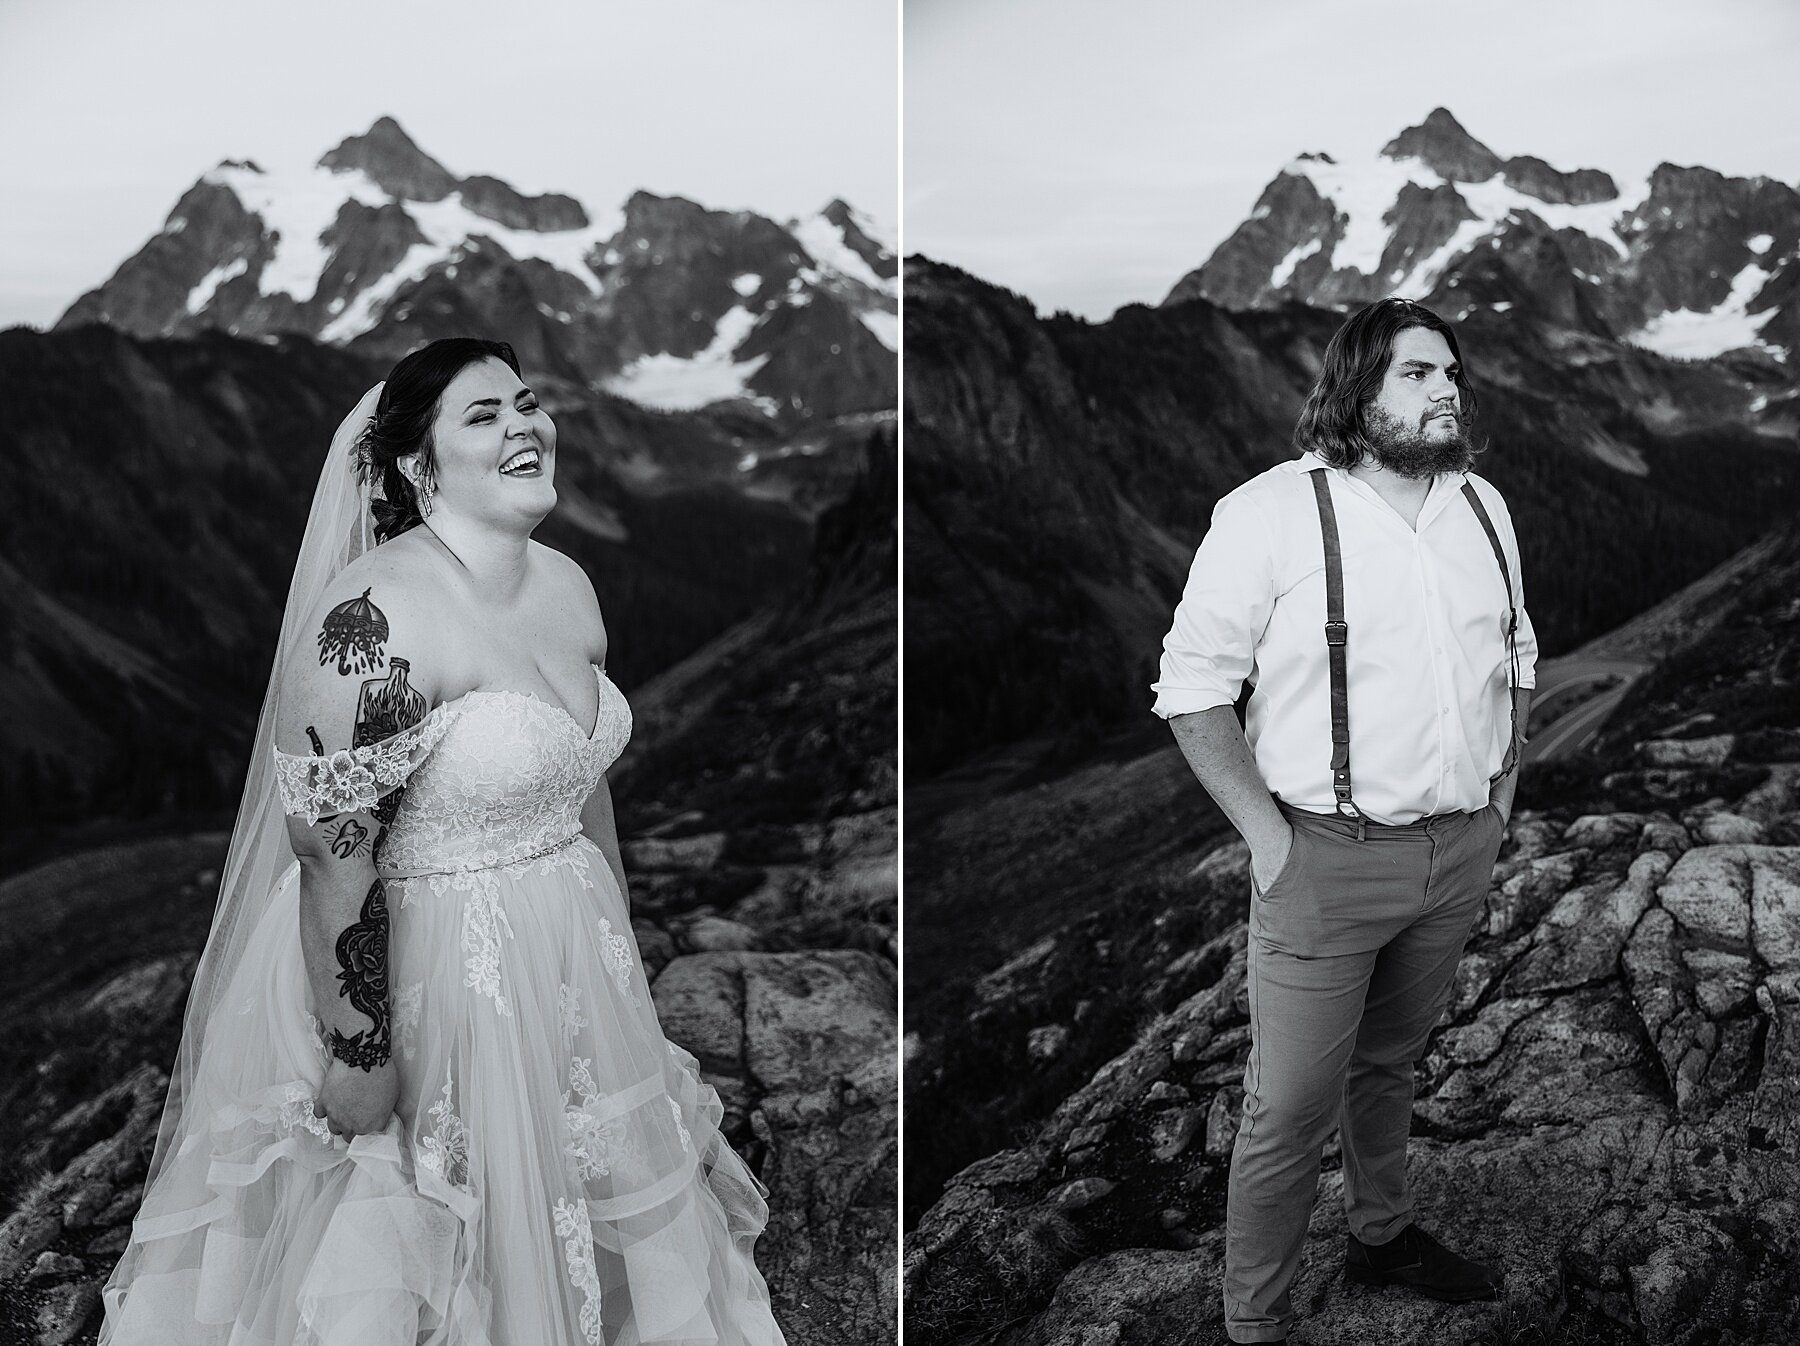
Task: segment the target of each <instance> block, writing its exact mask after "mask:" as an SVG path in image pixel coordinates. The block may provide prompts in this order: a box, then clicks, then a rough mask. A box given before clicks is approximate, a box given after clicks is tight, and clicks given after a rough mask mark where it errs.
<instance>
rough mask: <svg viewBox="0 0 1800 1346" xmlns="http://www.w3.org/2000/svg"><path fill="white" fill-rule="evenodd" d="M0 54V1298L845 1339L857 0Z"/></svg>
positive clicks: (171, 1337)
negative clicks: (3, 405)
mask: <svg viewBox="0 0 1800 1346" xmlns="http://www.w3.org/2000/svg"><path fill="white" fill-rule="evenodd" d="M0 50H3V51H4V52H5V55H6V66H7V77H6V79H5V81H4V85H3V86H0V146H3V147H4V154H3V157H4V159H5V162H6V165H7V172H6V178H5V182H4V184H3V185H0V329H3V330H0V381H3V382H4V386H5V388H6V394H7V401H8V404H9V406H10V408H11V414H10V415H9V417H8V418H7V423H6V426H5V428H4V429H0V462H3V464H4V472H5V484H4V487H3V488H0V520H3V522H0V800H3V801H4V810H3V816H0V959H3V960H4V962H5V965H6V976H5V979H4V991H3V993H0V1340H4V1341H8V1342H11V1341H17V1342H21V1343H56V1344H57V1346H62V1344H64V1343H94V1342H103V1343H107V1344H108V1346H151V1344H152V1343H155V1344H159V1346H160V1344H168V1346H176V1344H179V1346H200V1344H201V1343H218V1344H219V1346H224V1344H225V1343H231V1344H232V1346H250V1344H251V1343H267V1344H268V1346H277V1344H279V1346H289V1344H290V1343H292V1344H293V1346H299V1344H300V1343H309V1344H310V1346H328V1344H329V1346H381V1344H382V1343H392V1344H393V1346H402V1344H404V1346H428V1344H429V1346H565V1344H566V1346H582V1344H583V1343H586V1344H588V1346H600V1344H601V1343H606V1344H607V1346H649V1344H650V1343H670V1344H674V1343H681V1344H682V1346H698V1344H699V1343H713V1344H716V1346H778V1344H779V1343H784V1342H785V1343H788V1346H836V1343H842V1342H857V1343H875V1344H876V1346H881V1344H882V1343H892V1342H893V1341H895V1340H896V1337H897V1330H898V1329H897V1300H898V1291H897V1286H898V1279H897V1277H898V1197H897V1190H898V1189H897V1171H898V1162H899V1155H898V1144H899V1142H898V1108H899V1102H898V1093H899V1069H898V1062H899V1054H898V1041H897V1038H898V1028H897V1026H898V1008H899V1007H898V985H897V962H898V957H899V928H898V927H899V912H898V903H899V892H898V883H899V874H898V860H897V850H898V803H899V775H898V740H897V727H898V679H899V667H898V640H897V631H898V626H897V623H898V583H899V577H898V528H897V491H898V480H897V472H898V467H897V463H898V391H899V389H898V385H899V374H898V359H899V356H898V347H899V334H900V319H899V304H900V280H899V260H900V259H899V208H900V202H899V195H898V180H899V179H898V174H899V164H898V144H899V97H900V91H899V22H898V11H897V10H896V8H895V7H894V5H893V4H891V3H886V2H885V0H876V2H873V3H865V2H864V0H854V2H853V3H847V4H846V3H828V2H827V0H766V2H765V3H758V4H756V5H741V4H734V3H731V2H730V0H674V2H673V3H666V4H648V3H615V2H613V0H609V2H608V3H597V4H578V3H573V2H572V0H522V2H521V3H519V4H515V5H510V6H498V7H496V6H492V5H477V4H471V3H467V0H438V2H437V3H433V4H429V5H427V4H421V3H417V2H416V0H406V2H397V3H391V4H380V5H357V4H351V3H348V2H347V0H324V3H320V4H316V5H312V6H307V7H305V8H303V9H302V8H296V7H292V6H287V7H276V6H266V5H241V4H230V3H227V0H173V2H172V3H169V4H164V5H157V6H142V5H135V4H130V3H126V2H125V0H89V2H87V3H80V4H60V3H54V2H53V0H6V3H5V4H3V5H0Z"/></svg>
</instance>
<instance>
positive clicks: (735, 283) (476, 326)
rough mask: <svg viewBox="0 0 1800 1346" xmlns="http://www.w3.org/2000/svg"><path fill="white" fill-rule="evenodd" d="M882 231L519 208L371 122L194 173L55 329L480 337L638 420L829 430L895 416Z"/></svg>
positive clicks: (635, 202) (637, 199)
mask: <svg viewBox="0 0 1800 1346" xmlns="http://www.w3.org/2000/svg"><path fill="white" fill-rule="evenodd" d="M884 238H885V233H884V231H883V230H882V229H881V228H880V226H879V225H877V224H876V222H874V221H873V220H871V219H869V218H868V217H867V216H865V215H862V214H861V213H860V212H857V211H855V210H853V209H852V208H851V207H850V206H849V205H847V204H846V203H844V202H842V201H832V202H830V203H829V204H828V205H827V206H826V207H825V208H824V209H823V210H821V211H819V212H818V213H817V214H814V215H811V216H807V217H804V218H802V219H798V220H791V221H788V222H787V223H786V224H781V223H777V222H775V221H771V220H768V219H765V218H763V217H761V216H758V215H755V214H754V213H753V212H750V211H735V212H728V211H713V210H708V209H706V208H705V207H702V206H699V205H696V204H694V203H693V202H690V201H685V200H682V199H681V198H678V197H654V196H651V195H649V194H648V193H642V192H640V193H637V194H635V195H634V196H633V197H632V198H631V200H630V201H629V202H627V203H626V205H625V207H624V208H622V209H615V210H613V211H610V212H605V213H596V212H591V211H589V210H587V209H586V208H585V207H584V206H583V205H582V204H581V203H580V202H577V201H575V200H574V199H573V198H570V197H567V196H561V195H555V194H547V195H543V196H537V197H527V196H524V195H522V194H521V193H519V192H517V191H516V190H514V189H513V188H512V187H510V186H508V185H507V184H506V183H504V182H502V181H500V180H499V179H496V178H492V177H480V176H475V177H467V178H458V177H456V176H455V175H453V174H452V173H450V172H449V170H447V169H445V168H444V167H443V165H442V164H440V163H438V162H437V161H436V160H435V159H432V158H431V157H430V156H429V155H427V154H426V153H425V152H424V151H423V150H421V149H420V148H419V147H418V146H417V145H416V144H414V142H413V141H412V140H411V139H410V138H409V137H408V136H407V134H406V132H405V131H404V130H402V129H401V127H400V126H399V124H398V123H397V122H395V121H394V120H393V119H392V118H387V117H384V118H381V119H379V120H378V121H377V122H376V123H375V124H374V125H373V126H372V127H371V128H370V129H369V131H368V132H366V133H364V134H363V135H359V136H352V137H350V138H349V139H347V140H345V141H344V142H343V143H342V144H340V145H338V146H336V147H335V148H334V149H332V150H331V151H329V152H328V153H327V154H325V155H324V156H323V157H322V158H321V159H320V160H319V161H318V163H317V164H315V165H313V166H311V167H308V168H305V169H301V170H297V171H296V170H278V171H272V172H271V171H265V170H264V169H262V168H261V167H259V166H258V165H256V164H254V163H249V162H238V161H227V162H225V163H222V164H220V165H219V166H218V167H217V168H214V169H213V170H211V171H210V172H208V173H206V174H205V175H203V176H202V177H201V179H200V180H199V181H198V182H196V183H195V185H194V186H193V187H192V188H190V189H189V190H188V191H187V192H186V193H185V194H184V195H183V196H182V198H181V200H180V201H179V202H178V203H177V205H176V207H175V209H174V210H173V211H171V213H170V215H169V217H168V221H167V223H166V224H165V225H164V227H163V229H162V230H161V231H160V232H159V233H158V234H156V235H155V236H153V237H152V238H151V239H150V240H149V242H147V243H146V244H145V245H144V247H143V248H142V249H141V250H140V251H139V252H138V253H137V254H136V255H134V256H133V257H131V258H129V259H127V260H126V261H125V262H124V263H123V264H122V265H121V266H120V267H119V268H118V270H117V271H116V272H115V273H114V274H113V276H112V277H111V278H110V279H109V280H108V281H107V282H106V283H105V284H103V285H102V286H100V287H99V288H97V289H95V290H93V291H90V292H89V293H88V294H86V295H83V296H82V297H81V298H80V299H79V300H77V301H76V302H75V304H73V305H72V306H71V307H70V309H69V310H68V312H67V313H65V314H64V315H63V318H62V320H61V322H60V323H59V326H63V327H71V326H76V325H79V324H81V323H84V322H96V321H98V322H103V323H107V324H108V325H111V326H114V327H118V328H121V329H122V330H125V331H128V332H131V333H133V334H135V335H140V336H167V335H186V334H189V333H192V332H195V331H198V330H202V329H205V328H218V329H222V330H226V331H230V332H233V333H236V334H238V335H243V336H265V335H272V334H276V333H282V332H296V333H301V334H304V335H307V336H311V337H314V338H315V339H318V340H320V341H324V342H327V343H330V344H334V345H340V346H354V347H356V348H358V349H362V350H366V351H368V352H370V353H372V354H377V355H383V356H390V357H393V356H398V355H399V354H401V353H404V351H406V350H409V349H411V348H413V347H414V346H416V345H417V344H418V343H419V342H420V341H422V340H427V339H430V338H432V337H435V336H442V335H449V334H451V333H455V332H466V331H489V332H494V333H496V334H499V335H504V336H506V337H507V338H508V339H510V340H512V341H513V343H514V345H515V346H517V347H518V348H519V350H520V354H521V357H522V358H524V359H526V360H527V361H528V362H529V363H531V364H532V365H533V366H534V367H535V368H538V369H539V370H541V371H542V372H546V373H551V374H555V375H556V376H558V377H562V378H569V379H574V380H575V381H577V382H580V383H584V384H586V385H588V386H590V387H593V388H596V389H608V390H611V391H614V392H617V393H618V394H620V395H622V396H626V397H629V398H632V399H634V400H637V401H640V402H642V403H643V404H644V405H646V406H650V407H655V408H659V409H675V408H680V409H692V408H697V407H702V406H706V405H710V404H712V403H714V402H718V401H725V400H737V401H743V402H747V403H748V404H750V405H752V406H755V407H757V408H760V409H761V410H763V411H764V412H765V413H766V414H769V415H771V416H774V415H778V414H779V415H782V416H784V417H795V416H799V417H807V416H812V415H821V414H822V415H836V414H841V413H846V412H859V411H863V410H872V409H877V408H880V407H891V406H892V405H893V401H894V396H895V374H894V371H893V369H892V363H893V362H892V358H891V354H892V352H893V350H894V349H895V348H896V347H897V336H896V334H895V329H896V327H897V320H896V317H895V313H896V308H897V303H898V295H899V281H898V270H897V262H898V259H897V258H896V257H895V256H894V253H893V250H892V248H891V246H889V245H888V244H886V243H885V242H883V241H882V240H883V239H884ZM814 305H820V306H822V307H818V308H814V307H812V306H814ZM796 309H806V310H807V314H806V316H804V317H803V318H801V319H799V320H796V319H795V318H794V317H793V316H792V312H793V310H796ZM771 324H773V326H771ZM846 343H848V344H846ZM783 351H786V352H787V354H786V356H785V357H784V356H783Z"/></svg>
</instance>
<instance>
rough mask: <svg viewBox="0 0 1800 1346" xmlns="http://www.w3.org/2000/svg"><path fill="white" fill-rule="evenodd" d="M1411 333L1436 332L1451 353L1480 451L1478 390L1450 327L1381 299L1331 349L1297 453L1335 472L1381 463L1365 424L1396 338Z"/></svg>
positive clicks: (1419, 309) (1300, 428)
mask: <svg viewBox="0 0 1800 1346" xmlns="http://www.w3.org/2000/svg"><path fill="white" fill-rule="evenodd" d="M1409 327H1423V328H1425V329H1427V330H1428V331H1432V332H1436V333H1437V334H1438V335H1439V336H1441V337H1443V338H1444V341H1445V342H1446V343H1447V344H1448V345H1449V347H1450V356H1451V358H1452V359H1453V360H1454V361H1455V362H1456V388H1457V392H1458V393H1459V394H1460V416H1461V420H1462V424H1463V431H1464V434H1465V435H1468V436H1469V440H1470V444H1471V446H1472V447H1474V448H1475V449H1476V451H1477V452H1479V451H1480V448H1479V445H1478V444H1477V442H1476V441H1475V439H1474V436H1473V434H1472V433H1471V430H1472V427H1473V426H1474V423H1475V385H1474V384H1472V383H1470V382H1469V370H1468V366H1467V365H1465V364H1464V363H1463V358H1462V351H1461V350H1460V349H1459V348H1458V347H1457V344H1456V333H1455V332H1453V331H1451V330H1450V324H1449V323H1447V322H1445V321H1444V320H1443V319H1442V318H1440V317H1438V315H1437V314H1435V313H1433V312H1432V311H1431V310H1430V309H1428V308H1426V307H1425V306H1424V305H1423V304H1415V303H1414V302H1413V301H1412V300H1410V299H1378V300H1376V301H1375V302H1374V303H1373V304H1370V305H1369V306H1368V307H1367V308H1364V309H1359V310H1358V311H1357V312H1355V313H1353V314H1351V315H1350V317H1349V318H1348V319H1347V320H1346V321H1345V323H1344V325H1343V326H1342V327H1340V328H1338V329H1337V331H1336V332H1334V333H1333V334H1332V337H1331V340H1330V342H1328V343H1327V344H1326V346H1325V367H1324V368H1323V369H1321V370H1320V371H1319V381H1318V382H1317V383H1315V384H1313V389H1312V392H1311V393H1310V394H1308V396H1307V399H1306V406H1305V407H1303V408H1302V409H1301V411H1300V421H1299V424H1297V425H1296V426H1295V427H1294V447H1295V448H1297V449H1299V450H1300V451H1301V452H1302V453H1309V452H1310V453H1316V454H1318V455H1319V457H1320V458H1322V459H1324V460H1325V461H1326V462H1327V463H1329V464H1331V466H1333V467H1355V466H1356V465H1357V464H1359V463H1361V462H1362V461H1363V460H1364V459H1365V458H1373V457H1375V449H1374V446H1373V445H1372V444H1370V442H1369V437H1368V431H1367V426H1366V423H1365V417H1366V413H1367V411H1368V407H1369V404H1370V403H1371V402H1373V401H1374V400H1375V395H1376V393H1378V392H1379V391H1380V390H1381V381H1382V379H1383V378H1385V377H1386V376H1387V369H1388V364H1389V362H1390V361H1392V359H1393V358H1394V338H1395V337H1397V336H1399V335H1400V333H1402V332H1404V331H1406V329H1407V328H1409Z"/></svg>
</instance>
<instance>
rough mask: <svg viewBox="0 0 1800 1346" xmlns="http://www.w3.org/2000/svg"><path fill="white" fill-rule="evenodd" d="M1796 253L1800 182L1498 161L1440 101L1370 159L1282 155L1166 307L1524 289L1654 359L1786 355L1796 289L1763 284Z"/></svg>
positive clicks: (1485, 296) (1569, 320)
mask: <svg viewBox="0 0 1800 1346" xmlns="http://www.w3.org/2000/svg"><path fill="white" fill-rule="evenodd" d="M1797 257H1800V193H1796V192H1795V191H1794V189H1793V188H1791V187H1789V186H1787V185H1786V184H1784V183H1780V182H1775V181H1772V180H1769V179H1763V178H1755V179H1743V178H1726V177H1724V176H1723V175H1721V174H1718V173H1714V172H1712V171H1711V170H1709V169H1704V168H1678V167H1675V166H1673V165H1669V164H1664V165H1661V166H1660V167H1658V168H1657V169H1656V170H1655V172H1653V173H1652V174H1651V175H1650V176H1649V177H1648V178H1645V179H1643V180H1641V181H1636V182H1626V183H1619V182H1616V181H1615V180H1614V179H1613V178H1612V177H1610V176H1609V175H1607V174H1606V173H1603V172H1600V171H1598V170H1595V169H1578V170H1574V171H1563V170H1559V169H1556V168H1553V167H1552V166H1551V165H1549V164H1548V163H1546V162H1545V161H1543V160H1541V159H1536V158H1532V157H1529V156H1518V157H1514V158H1510V159H1502V158H1501V157H1500V156H1499V155H1497V154H1495V153H1494V152H1493V151H1492V150H1490V149H1489V148H1488V147H1487V146H1485V145H1483V144H1482V143H1481V142H1479V141H1477V140H1476V139H1475V138H1474V137H1473V136H1471V135H1470V134H1469V133H1468V132H1467V131H1466V130H1464V129H1463V127H1462V126H1461V125H1460V124H1459V123H1458V122H1457V121H1456V119H1455V118H1454V117H1453V116H1451V114H1450V113H1449V112H1447V111H1445V110H1444V109H1442V108H1439V109H1437V110H1435V111H1434V112H1433V113H1432V114H1431V115H1430V116H1429V117H1427V118H1426V119H1425V121H1424V122H1423V123H1422V124H1420V125H1418V126H1414V127H1409V128H1408V129H1407V130H1405V131H1403V132H1402V133H1401V134H1400V135H1399V136H1397V137H1396V138H1395V139H1394V140H1393V141H1391V142H1389V144H1388V145H1387V146H1386V147H1384V148H1383V149H1382V151H1381V152H1380V154H1379V155H1376V156H1373V157H1371V158H1367V159H1358V160H1354V161H1339V160H1337V159H1334V158H1332V157H1331V156H1329V155H1325V154H1303V155H1301V156H1299V157H1298V158H1296V159H1295V160H1293V161H1292V162H1290V163H1289V164H1287V165H1286V166H1285V167H1283V168H1282V169H1281V171H1280V172H1279V173H1278V174H1277V175H1276V177H1275V178H1274V180H1272V181H1271V182H1270V183H1269V185H1268V187H1267V188H1265V189H1264V191H1263V194H1262V196H1261V198H1260V199H1259V200H1258V202H1257V204H1256V207H1255V209H1254V210H1253V211H1252V213H1251V215H1250V217H1249V218H1248V219H1246V220H1245V221H1244V223H1243V224H1242V225H1240V226H1239V227H1238V229H1237V230H1236V231H1235V232H1234V233H1233V234H1232V236H1231V237H1230V238H1228V239H1227V240H1226V241H1225V242H1224V243H1222V244H1221V245H1220V246H1219V247H1218V249H1216V250H1215V251H1214V253H1213V255H1212V256H1211V257H1210V258H1209V259H1208V260H1207V261H1206V263H1205V264H1204V265H1203V266H1201V267H1200V268H1198V269H1197V270H1195V271H1193V272H1190V273H1189V274H1188V275H1187V276H1184V277H1183V278H1182V279H1181V281H1180V282H1179V283H1178V284H1177V285H1176V286H1175V287H1174V289H1173V290H1172V291H1171V292H1170V294H1169V297H1168V298H1167V300H1165V301H1164V302H1166V303H1178V302H1181V301H1182V300H1184V299H1188V298H1193V297H1196V296H1199V297H1205V298H1208V299H1211V300H1212V301H1213V302H1215V303H1219V304H1222V305H1224V306H1226V307H1228V308H1240V309H1242V308H1268V307H1273V306H1276V305H1279V304H1282V303H1288V302H1296V301H1297V302H1301V303H1306V304H1310V305H1314V306H1323V307H1337V308H1346V307H1351V306H1354V305H1359V304H1362V303H1366V302H1368V301H1370V300H1372V299H1377V298H1380V297H1382V296H1384V295H1397V296H1399V297H1402V298H1408V299H1420V300H1423V299H1427V298H1435V300H1437V301H1441V302H1444V303H1445V304H1447V305H1448V306H1449V308H1450V311H1454V310H1455V309H1456V307H1457V306H1458V304H1459V303H1460V305H1461V307H1462V308H1463V309H1464V310H1465V311H1466V309H1467V307H1468V306H1469V305H1470V304H1472V303H1476V302H1480V303H1485V304H1488V305H1491V306H1494V307H1496V308H1498V306H1499V305H1501V304H1505V305H1508V306H1509V307H1510V306H1512V305H1514V304H1520V303H1528V301H1531V300H1533V299H1535V300H1537V301H1538V303H1537V305H1536V311H1537V312H1538V314H1539V316H1543V317H1546V318H1549V319H1551V320H1554V321H1556V322H1558V323H1561V324H1563V325H1574V326H1577V327H1581V328H1585V329H1587V330H1590V331H1592V332H1593V333H1594V334H1595V335H1601V336H1609V337H1613V338H1615V339H1620V340H1625V341H1629V342H1632V343H1634V344H1637V345H1639V346H1642V347H1644V348H1645V349H1649V350H1654V351H1657V352H1659V353H1662V354H1666V355H1670V356H1675V357H1679V358H1684V359H1700V358H1711V357H1715V356H1718V355H1722V354H1724V353H1726V352H1728V351H1735V350H1750V351H1755V352H1757V353H1759V354H1761V355H1762V356H1765V357H1769V358H1772V359H1774V360H1776V361H1782V362H1785V361H1786V360H1787V359H1788V358H1789V356H1790V355H1791V354H1792V351H1791V349H1790V345H1791V342H1790V340H1789V338H1790V336H1791V333H1790V331H1789V329H1790V327H1791V325H1792V322H1793V320H1791V319H1782V320H1777V319H1776V314H1777V312H1778V311H1779V310H1780V308H1781V299H1782V298H1783V296H1784V295H1785V293H1786V292H1787V291H1788V290H1791V289H1792V288H1793V287H1792V286H1791V285H1787V286H1786V287H1785V289H1784V288H1783V284H1782V282H1779V281H1776V280H1775V278H1776V277H1777V276H1778V274H1779V273H1780V271H1781V269H1782V263H1783V261H1784V260H1788V259H1794V258H1797ZM1465 273H1468V274H1465ZM1471 275H1474V276H1478V277H1479V284H1477V285H1474V286H1473V289H1475V290H1479V291H1480V292H1481V295H1482V297H1481V298H1479V299H1477V298H1475V297H1474V296H1473V295H1472V292H1471V288H1470V287H1468V286H1465V284H1464V283H1465V281H1467V280H1469V279H1470V276H1471ZM1502 311H1503V310H1502ZM1797 316H1800V315H1797ZM1773 333H1781V334H1782V335H1781V336H1780V338H1779V339H1772V334H1773Z"/></svg>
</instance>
